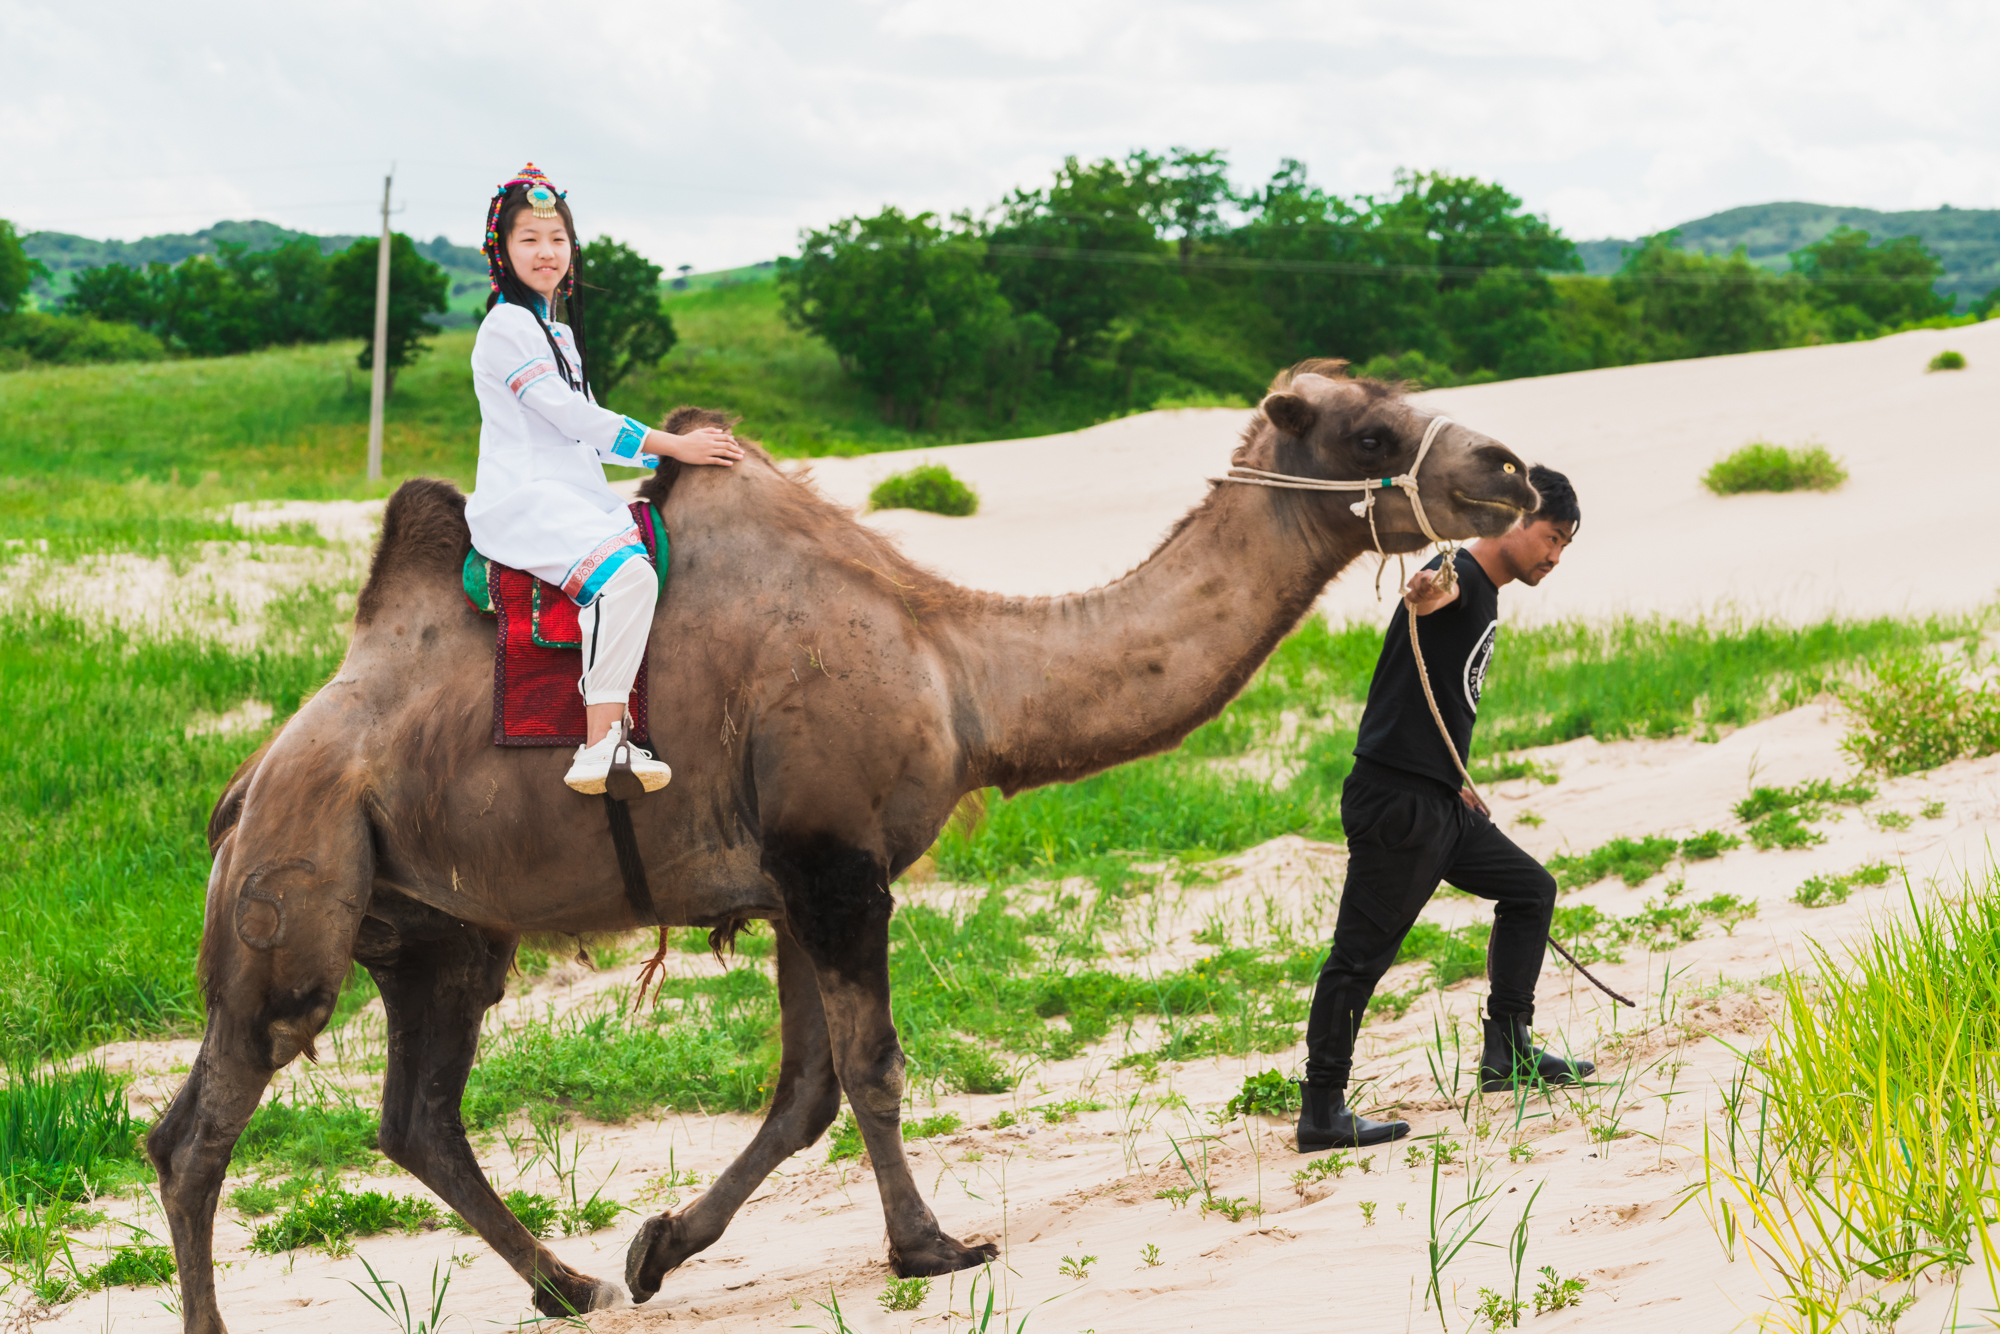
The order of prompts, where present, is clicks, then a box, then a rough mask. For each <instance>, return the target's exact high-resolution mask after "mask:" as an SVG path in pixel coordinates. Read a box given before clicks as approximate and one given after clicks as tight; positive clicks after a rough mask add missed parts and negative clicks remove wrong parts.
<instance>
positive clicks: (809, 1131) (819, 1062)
mask: <svg viewBox="0 0 2000 1334" xmlns="http://www.w3.org/2000/svg"><path fill="white" fill-rule="evenodd" d="M772 925H773V927H774V929H775V930H776V932H777V936H778V1007H779V1015H780V1020H779V1022H780V1030H779V1032H780V1039H781V1041H782V1042H783V1044H784V1054H783V1056H782V1057H780V1059H779V1063H778V1087H777V1091H776V1092H775V1093H774V1094H773V1095H772V1098H771V1110H770V1112H769V1113H768V1114H766V1115H765V1117H764V1124H763V1125H761V1126H759V1127H758V1128H757V1135H756V1137H755V1138H754V1139H752V1140H751V1141H750V1143H749V1145H748V1146H747V1147H746V1148H745V1149H744V1150H743V1152H742V1153H740V1154H738V1155H737V1156H736V1161H734V1162H732V1163H731V1164H730V1165H729V1166H728V1167H727V1168H725V1169H723V1173H722V1175H721V1176H719V1177H717V1178H716V1179H715V1184H713V1185H711V1186H710V1187H709V1188H708V1189H707V1190H705V1191H703V1192H702V1195H701V1198H700V1199H698V1200H696V1201H695V1202H694V1203H693V1204H690V1205H689V1206H688V1207H687V1208H685V1209H683V1210H681V1211H680V1213H678V1214H667V1213H660V1214H655V1215H654V1216H653V1217H651V1218H649V1219H647V1220H646V1221H645V1222H644V1223H643V1224H641V1225H640V1228H639V1235H638V1236H636V1237H634V1238H633V1239H632V1246H631V1248H630V1249H629V1250H628V1251H626V1253H625V1284H626V1286H627V1287H629V1288H630V1289H631V1290H632V1300H633V1301H635V1302H643V1301H646V1300H648V1299H649V1298H651V1297H652V1296H653V1294H654V1293H656V1292H658V1291H659V1290H660V1283H661V1280H663V1279H664V1278H665V1277H666V1276H667V1275H668V1274H670V1273H672V1272H673V1271H674V1270H675V1269H678V1268H679V1267H680V1266H681V1265H682V1264H684V1263H686V1261H687V1259H688V1257H689V1256H691V1255H694V1254H696V1253H697V1252H699V1251H703V1250H706V1249H707V1248H708V1247H709V1246H711V1245H713V1244H714V1243H715V1241H716V1239H717V1238H719V1237H720V1236H721V1235H722V1231H723V1229H724V1228H726V1227H728V1226H729V1220H730V1219H732V1218H734V1217H735V1216H736V1211H737V1210H738V1209H740V1208H742V1207H743V1202H744V1201H745V1200H747V1199H749V1198H750V1195H751V1193H752V1192H753V1191H755V1190H756V1189H757V1187H758V1186H759V1185H761V1184H762V1183H763V1181H764V1178H765V1177H767V1176H769V1175H770V1174H771V1169H773V1168H775V1167H776V1166H777V1165H778V1164H779V1163H782V1162H783V1161H785V1159H787V1158H789V1157H791V1156H792V1155H793V1154H795V1153H797V1152H798V1151H799V1150H800V1149H804V1148H807V1147H809V1146H811V1145H812V1144H813V1143H814V1142H815V1141H816V1140H818V1139H819V1137H820V1136H821V1135H823V1134H825V1133H826V1128H827V1127H828V1126H830V1125H832V1124H833V1118H834V1115H835V1113H837V1112H838V1111H839V1110H840V1084H839V1083H838V1082H837V1081H836V1080H835V1078H834V1073H833V1059H832V1057H831V1055H830V1054H829V1051H828V1047H827V1038H826V1014H825V1011H823V1010H822V1009H821V1008H820V1000H819V979H818V978H817V977H816V976H815V975H814V973H813V966H812V961H811V960H809V959H808V958H807V957H806V954H805V951H804V950H802V949H801V948H799V943H798V941H796V940H795V939H793V938H792V933H791V932H790V931H789V930H788V929H787V928H786V926H785V924H784V923H783V922H782V921H781V922H775V923H773V924H772Z"/></svg>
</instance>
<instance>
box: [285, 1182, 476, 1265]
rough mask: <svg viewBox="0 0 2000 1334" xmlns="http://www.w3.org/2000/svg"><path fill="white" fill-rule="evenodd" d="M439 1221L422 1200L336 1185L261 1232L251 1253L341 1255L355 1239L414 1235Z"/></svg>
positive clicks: (315, 1194) (318, 1192)
mask: <svg viewBox="0 0 2000 1334" xmlns="http://www.w3.org/2000/svg"><path fill="white" fill-rule="evenodd" d="M437 1220H438V1209H437V1206H436V1205H435V1204H432V1203H431V1202H430V1201H429V1200H428V1199H425V1198H423V1197H422V1196H418V1195H385V1194H383V1193H382V1192H381V1191H376V1190H364V1191H349V1190H348V1189H347V1188H346V1187H344V1186H342V1185H340V1184H339V1183H338V1182H334V1183H331V1184H329V1185H327V1186H325V1187H324V1188H323V1189H320V1190H316V1191H312V1192H309V1193H307V1194H305V1195H302V1196H301V1197H300V1198H299V1201H298V1203H296V1204H294V1205H292V1206H291V1208H289V1209H287V1210H285V1212H284V1213H282V1214H279V1215H278V1216H277V1217H276V1218H274V1219H272V1220H271V1221H270V1222H268V1223H266V1224H264V1225H263V1226H262V1227H259V1228H258V1229H257V1230H256V1232H254V1233H252V1234H251V1237H250V1249H251V1250H253V1251H255V1252H257V1253H258V1254H260V1255H277V1254H280V1253H281V1252H284V1251H290V1250H296V1249H297V1248H299V1247H300V1246H320V1247H324V1248H326V1249H328V1250H337V1249H339V1248H340V1246H341V1245H342V1244H343V1243H345V1242H348V1241H350V1240H352V1239H353V1238H355V1237H372V1236H375V1235H377V1234H378V1233H382V1232H388V1231H391V1230H397V1231H403V1232H414V1231H417V1230H418V1229H419V1228H422V1227H424V1226H425V1225H426V1224H433V1225H434V1224H435V1223H436V1222H437Z"/></svg>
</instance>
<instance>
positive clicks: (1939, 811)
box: [1917, 797, 1944, 820]
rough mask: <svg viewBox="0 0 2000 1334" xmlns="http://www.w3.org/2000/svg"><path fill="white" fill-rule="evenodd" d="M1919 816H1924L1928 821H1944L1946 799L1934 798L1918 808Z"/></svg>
mask: <svg viewBox="0 0 2000 1334" xmlns="http://www.w3.org/2000/svg"><path fill="white" fill-rule="evenodd" d="M1917 814H1919V815H1921V816H1923V817H1924V818H1925V819H1926V820H1942V819H1943V818H1944V799H1943V798H1942V797H1934V798H1932V799H1931V800H1929V801H1927V802H1925V803H1924V804H1923V805H1922V806H1921V807H1919V808H1918V810H1917Z"/></svg>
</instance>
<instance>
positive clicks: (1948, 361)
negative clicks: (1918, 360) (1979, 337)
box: [1924, 349, 1965, 371]
mask: <svg viewBox="0 0 2000 1334" xmlns="http://www.w3.org/2000/svg"><path fill="white" fill-rule="evenodd" d="M1924 369H1925V370H1927V371H1962V370H1964V369H1965V354H1964V353H1963V352H1953V351H1950V350H1949V349H1947V350H1946V351H1943V352H1940V353H1938V354H1937V355H1936V356H1934V357H1932V358H1931V359H1930V361H1929V362H1928V363H1926V365H1925V366H1924Z"/></svg>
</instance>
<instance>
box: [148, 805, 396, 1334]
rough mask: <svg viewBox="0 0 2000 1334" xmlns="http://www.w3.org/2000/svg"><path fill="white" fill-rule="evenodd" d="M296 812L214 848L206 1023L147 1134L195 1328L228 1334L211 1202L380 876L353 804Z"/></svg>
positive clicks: (242, 829) (252, 822)
mask: <svg viewBox="0 0 2000 1334" xmlns="http://www.w3.org/2000/svg"><path fill="white" fill-rule="evenodd" d="M302 809H303V810H304V811H305V813H304V814H303V815H299V816H296V817H295V816H293V815H292V814H291V813H290V812H287V813H286V814H285V815H284V816H282V817H278V818H270V819H260V818H259V813H258V812H257V811H255V810H253V811H251V812H250V813H249V818H248V819H247V820H246V822H245V823H244V824H243V825H241V826H239V827H238V828H237V829H235V830H234V831H232V832H230V833H228V834H227V835H225V836H224V838H223V840H222V842H221V844H220V846H219V847H218V848H217V850H216V857H215V865H214V869H213V870H212V871H211V873H210V875H209V892H208V912H207V920H206V924H205V925H204V927H203V931H202V951H201V959H202V983H203V987H204V990H205V991H206V993H207V999H208V1027H207V1030H206V1032H205V1033H204V1034H203V1036H202V1042H201V1050H200V1052H199V1053H198V1054H197V1055H196V1057H195V1060H194V1063H193V1066H192V1068H191V1069H190V1070H189V1072H188V1077H187V1082H186V1083H185V1084H183V1085H182V1086H181V1089H180V1092H179V1093H177V1094H175V1095H174V1100H173V1102H172V1104H171V1105H170V1106H169V1107H168V1108H167V1111H166V1114H165V1115H163V1116H162V1117H161V1118H160V1120H159V1123H158V1124H157V1125H155V1126H154V1127H153V1129H152V1131H151V1133H149V1134H148V1135H147V1136H146V1156H147V1157H148V1158H150V1159H151V1160H152V1163H153V1166H154V1168H155V1169H156V1170H157V1171H158V1172H159V1174H160V1203H161V1205H162V1206H163V1208H164V1209H165V1211H166V1215H167V1225H168V1230H169V1231H170V1232H171V1233H172V1236H173V1243H174V1262H175V1264H176V1266H177V1268H178V1270H179V1273H180V1281H181V1312H182V1321H183V1326H184V1328H185V1329H186V1330H187V1331H189V1334H223V1331H224V1329H225V1326H224V1324H223V1321H222V1314H221V1311H220V1310H219V1309H218V1307H217V1305H216V1300H215V1270H214V1238H215V1208H216V1203H217V1201H218V1199H219V1198H220V1196H221V1194H222V1182H223V1178H224V1177H225V1175H226V1174H227V1173H228V1170H229V1155H230V1153H231V1151H232V1150H234V1148H235V1147H236V1140H237V1137H238V1136H239V1135H241V1134H242V1133H243V1127H244V1126H245V1125H247V1124H248V1123H249V1121H250V1116H251V1113H253V1112H255V1111H256V1110H257V1102H258V1100H259V1099H260V1098H262V1097H263V1096H264V1090H265V1088H266V1087H268V1086H269V1084H270V1082H271V1077H272V1076H273V1075H275V1074H277V1072H278V1071H279V1070H281V1069H283V1068H284V1067H285V1066H287V1065H289V1064H290V1063H291V1062H292V1061H293V1060H294V1059H296V1058H297V1057H298V1056H300V1055H301V1054H304V1055H306V1056H308V1057H311V1056H312V1055H313V1039H314V1038H315V1037H316V1036H317V1035H318V1034H319V1031H320V1030H321V1029H322V1028H323V1027H325V1025H326V1021H327V1018H328V1016H330V1015H331V1014H332V1013H333V1006H334V1002H335V1001H336V1000H338V999H339V997H340V984H341V981H342V980H343V979H344V978H345V977H346V975H347V969H348V964H349V962H350V960H351V958H352V949H353V944H354V935H355V930H356V927H357V926H358V924H359V922H360V920H361V914H362V911H363V910H364V909H365V907H366V905H367V901H368V886H369V883H370V881H371V880H372V878H373V875H374V862H373V855H372V852H371V849H370V845H369V839H368V830H367V826H366V823H365V821H364V820H363V819H362V818H361V815H360V813H359V811H358V809H355V808H353V807H349V808H347V809H346V810H344V811H343V810H341V809H339V808H337V807H334V806H328V805H318V806H307V807H304V808H302Z"/></svg>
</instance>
